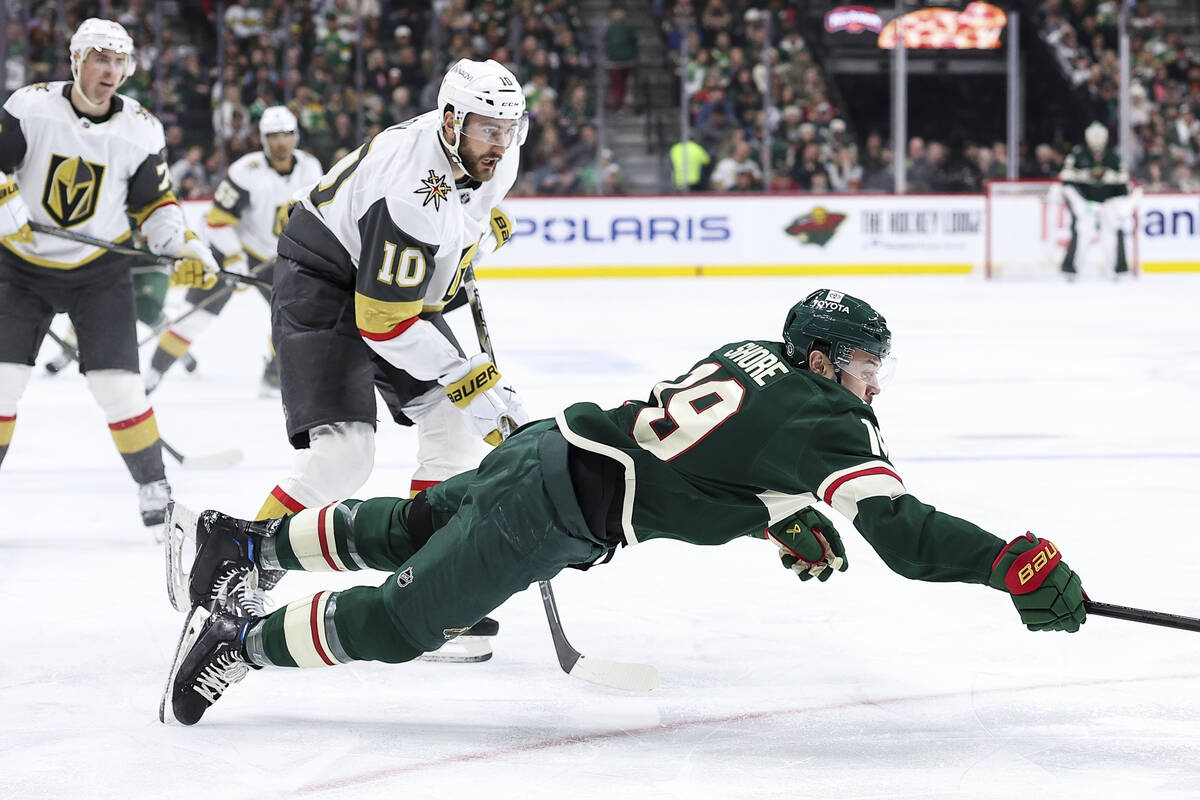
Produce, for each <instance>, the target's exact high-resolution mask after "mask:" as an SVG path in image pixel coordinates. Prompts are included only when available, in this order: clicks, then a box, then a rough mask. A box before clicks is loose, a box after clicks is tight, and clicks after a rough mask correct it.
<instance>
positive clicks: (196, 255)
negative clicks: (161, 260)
mask: <svg viewBox="0 0 1200 800" xmlns="http://www.w3.org/2000/svg"><path fill="white" fill-rule="evenodd" d="M171 256H172V257H173V258H175V271H174V272H172V273H171V285H172V286H197V287H199V288H201V289H211V288H212V287H214V286H216V285H217V275H218V274H219V273H220V272H221V270H220V268H219V267H218V266H217V260H216V259H215V258H213V254H212V251H211V250H209V249H208V245H206V244H204V242H202V241H200V239H199V237H197V236H196V234H194V233H192V232H191V231H187V232H185V233H184V240H183V246H182V247H180V248H179V249H178V250H176V251H175V252H174V253H172V254H171Z"/></svg>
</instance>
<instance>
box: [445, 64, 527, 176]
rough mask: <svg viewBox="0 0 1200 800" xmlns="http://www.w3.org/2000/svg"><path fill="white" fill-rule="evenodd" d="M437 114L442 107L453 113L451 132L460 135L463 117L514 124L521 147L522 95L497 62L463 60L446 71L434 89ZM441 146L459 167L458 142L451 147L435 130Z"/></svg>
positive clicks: (523, 131) (514, 79) (523, 126)
mask: <svg viewBox="0 0 1200 800" xmlns="http://www.w3.org/2000/svg"><path fill="white" fill-rule="evenodd" d="M437 104H438V111H440V112H443V113H444V112H445V110H446V106H451V107H453V109H454V130H455V132H458V131H461V130H462V126H463V121H464V120H466V118H467V114H479V115H481V116H485V117H492V118H494V119H511V120H516V121H517V122H518V125H519V127H518V131H517V135H516V138H515V141H516V143H517V146H518V147H519V146H521V145H523V144H525V135H526V132H527V131H528V117H527V116H526V115H525V93H524V92H522V91H521V84H520V83H519V82H518V81H517V77H516V76H515V75H513V74H512V73H511V72H510V71H509V70H508V68H507V67H505V66H504V65H503V64H501V63H500V62H498V61H493V60H492V59H490V58H489V59H488V60H487V61H471V60H470V59H467V58H464V59H462V60H460V61H458V62H456V63H455V64H454V66H452V67H450V69H449V70H447V71H446V75H445V77H443V78H442V85H441V87H440V88H439V89H438V96H437ZM439 135H440V136H441V137H442V144H444V145H445V146H446V149H447V150H449V151H450V157H451V159H452V160H453V161H454V162H455V163H456V165H457V166H462V161H461V159H459V157H458V145H459V143H460V142H461V141H462V140H461V138H460V137H457V136H456V137H455V139H454V144H453V145H452V144H450V142H448V141H446V134H445V131H444V130H443V129H441V128H439Z"/></svg>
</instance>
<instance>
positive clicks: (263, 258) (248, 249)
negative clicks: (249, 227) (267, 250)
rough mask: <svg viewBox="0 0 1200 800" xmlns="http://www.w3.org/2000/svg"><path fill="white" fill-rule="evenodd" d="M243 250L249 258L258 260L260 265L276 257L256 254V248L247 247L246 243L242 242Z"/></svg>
mask: <svg viewBox="0 0 1200 800" xmlns="http://www.w3.org/2000/svg"><path fill="white" fill-rule="evenodd" d="M242 249H243V250H245V251H246V254H247V255H248V256H250V257H251V258H257V259H258V263H260V264H261V263H263V262H264V261H270V260H271V259H272V258H274V257H275V256H264V255H261V254H259V253H256V252H254V248H252V247H247V246H246V243H245V242H242Z"/></svg>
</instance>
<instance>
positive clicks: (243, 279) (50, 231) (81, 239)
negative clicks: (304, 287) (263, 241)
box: [29, 222, 271, 291]
mask: <svg viewBox="0 0 1200 800" xmlns="http://www.w3.org/2000/svg"><path fill="white" fill-rule="evenodd" d="M29 227H30V228H32V229H33V230H35V231H37V232H38V233H44V234H46V235H47V236H57V237H58V238H59V239H69V240H70V241H72V242H78V243H79V244H87V245H91V246H92V247H102V248H104V249H105V250H111V251H112V252H114V253H120V254H122V255H127V256H138V257H139V258H147V259H150V260H152V261H154V262H155V263H156V264H162V265H163V266H171V267H173V266H174V265H175V261H176V260H177V259H175V258H173V257H171V256H160V255H158V254H157V253H151V252H150V251H149V250H141V249H139V248H137V247H130V246H128V245H124V244H117V243H116V242H110V241H108V240H107V239H97V238H96V237H95V236H88V235H87V234H84V233H76V232H75V231H68V230H63V229H62V228H56V227H54V226H53V225H46V224H45V223H42V222H30V223H29ZM220 272H221V275H223V276H224V277H226V278H229V279H230V280H234V281H237V282H238V283H247V284H250V285H251V286H258V287H260V288H263V289H266V290H267V291H270V290H271V284H269V283H267V282H266V281H262V280H258V279H257V278H252V277H250V276H249V275H239V274H237V273H236V272H228V271H226V270H225V269H221V270H220Z"/></svg>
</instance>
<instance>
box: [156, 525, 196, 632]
mask: <svg viewBox="0 0 1200 800" xmlns="http://www.w3.org/2000/svg"><path fill="white" fill-rule="evenodd" d="M199 524H200V518H199V516H198V515H197V514H196V512H195V511H192V510H191V509H190V508H188V507H187V506H185V505H183V504H181V503H176V502H172V503H170V504H169V505H168V506H167V520H166V522H164V523H163V539H164V541H163V546H164V547H163V550H164V554H165V556H166V567H167V597H168V598H169V599H170V601H171V607H172V608H174V609H175V610H176V611H187V610H188V609H190V608H191V607H192V603H191V598H190V597H189V595H188V578H190V577H191V571H192V570H191V564H186V565H185V564H184V561H183V546H184V544H185V543H186V542H187V540H188V539H189V538H192V539H195V536H196V526H197V525H199Z"/></svg>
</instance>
